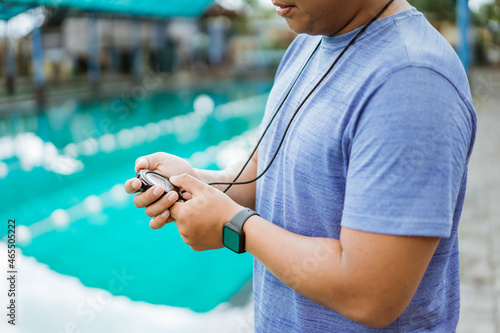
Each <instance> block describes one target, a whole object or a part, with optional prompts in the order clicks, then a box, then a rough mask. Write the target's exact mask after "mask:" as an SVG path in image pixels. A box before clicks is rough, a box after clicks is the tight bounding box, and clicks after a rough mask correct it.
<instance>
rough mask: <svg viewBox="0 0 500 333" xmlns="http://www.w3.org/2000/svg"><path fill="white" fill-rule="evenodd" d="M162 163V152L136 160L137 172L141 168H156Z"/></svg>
mask: <svg viewBox="0 0 500 333" xmlns="http://www.w3.org/2000/svg"><path fill="white" fill-rule="evenodd" d="M160 164H161V154H159V153H155V154H151V155H147V156H142V157H139V158H138V159H136V160H135V172H137V171H139V170H140V169H147V170H154V169H156V168H157V167H158V165H160Z"/></svg>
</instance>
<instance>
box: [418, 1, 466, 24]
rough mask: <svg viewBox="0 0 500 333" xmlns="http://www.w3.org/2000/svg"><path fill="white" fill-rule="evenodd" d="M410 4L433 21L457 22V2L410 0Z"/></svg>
mask: <svg viewBox="0 0 500 333" xmlns="http://www.w3.org/2000/svg"><path fill="white" fill-rule="evenodd" d="M409 2H410V4H412V5H413V6H415V8H417V9H418V10H420V11H421V12H424V13H425V14H426V15H427V16H428V17H429V18H430V19H432V20H437V21H454V20H455V17H456V16H455V13H456V6H457V0H409Z"/></svg>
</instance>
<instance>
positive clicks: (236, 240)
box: [223, 224, 242, 253]
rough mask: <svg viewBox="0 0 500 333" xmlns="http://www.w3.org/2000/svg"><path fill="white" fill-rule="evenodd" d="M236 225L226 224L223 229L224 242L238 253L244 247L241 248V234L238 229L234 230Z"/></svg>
mask: <svg viewBox="0 0 500 333" xmlns="http://www.w3.org/2000/svg"><path fill="white" fill-rule="evenodd" d="M233 228H234V226H232V225H230V224H226V225H225V226H224V229H223V242H224V245H225V246H226V247H227V248H228V249H230V250H233V251H234V252H236V253H240V252H241V251H242V249H241V248H240V235H239V234H238V232H237V231H236V230H233Z"/></svg>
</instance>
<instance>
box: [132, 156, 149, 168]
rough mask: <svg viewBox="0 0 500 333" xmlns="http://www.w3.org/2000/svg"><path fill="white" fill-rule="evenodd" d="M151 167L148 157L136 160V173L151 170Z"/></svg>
mask: <svg viewBox="0 0 500 333" xmlns="http://www.w3.org/2000/svg"><path fill="white" fill-rule="evenodd" d="M149 165H150V163H149V160H148V156H143V157H139V158H138V159H137V160H135V172H137V171H139V170H141V169H148V170H149Z"/></svg>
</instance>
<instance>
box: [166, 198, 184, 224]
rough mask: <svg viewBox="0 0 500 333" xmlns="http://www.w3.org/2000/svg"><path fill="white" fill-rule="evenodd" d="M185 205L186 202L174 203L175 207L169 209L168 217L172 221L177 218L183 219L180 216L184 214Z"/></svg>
mask: <svg viewBox="0 0 500 333" xmlns="http://www.w3.org/2000/svg"><path fill="white" fill-rule="evenodd" d="M186 204H187V201H177V202H176V203H175V205H172V207H170V209H169V210H170V216H171V217H172V218H173V219H174V220H176V221H177V220H178V219H179V218H181V217H183V216H182V213H183V212H185V209H186V206H185V205H186Z"/></svg>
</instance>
